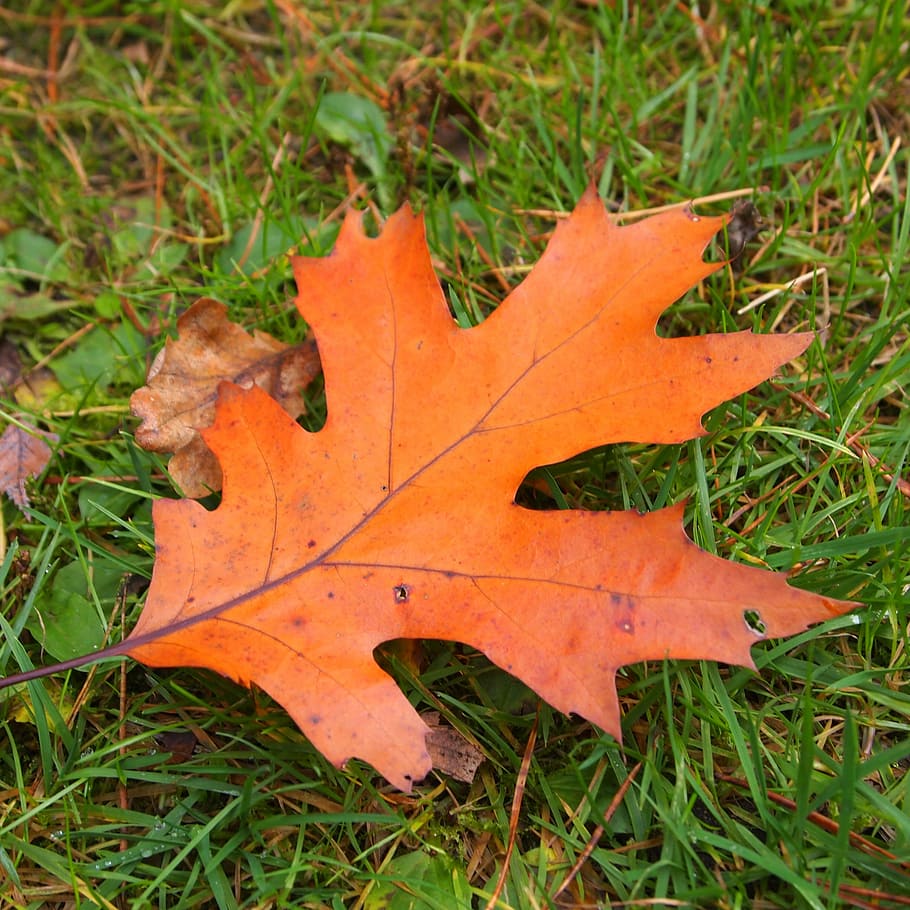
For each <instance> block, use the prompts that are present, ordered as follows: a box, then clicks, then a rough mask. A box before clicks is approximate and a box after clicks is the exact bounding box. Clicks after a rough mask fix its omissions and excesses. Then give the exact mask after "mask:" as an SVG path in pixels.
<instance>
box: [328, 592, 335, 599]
mask: <svg viewBox="0 0 910 910" xmlns="http://www.w3.org/2000/svg"><path fill="white" fill-rule="evenodd" d="M326 597H328V599H329V600H334V599H335V592H334V591H329V592H328V594H326Z"/></svg>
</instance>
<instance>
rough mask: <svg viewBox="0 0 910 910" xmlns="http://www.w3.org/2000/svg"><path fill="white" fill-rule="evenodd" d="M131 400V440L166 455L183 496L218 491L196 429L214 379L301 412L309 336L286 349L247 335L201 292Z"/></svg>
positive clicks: (312, 366) (210, 412)
mask: <svg viewBox="0 0 910 910" xmlns="http://www.w3.org/2000/svg"><path fill="white" fill-rule="evenodd" d="M177 333H178V337H177V339H168V341H167V343H166V344H165V347H164V348H163V350H162V351H161V352H160V353H159V354H158V356H157V357H156V358H155V360H154V361H153V363H152V365H151V368H150V369H149V374H148V380H147V384H146V385H145V386H143V387H142V388H141V389H138V390H137V391H136V392H135V393H134V394H133V397H132V399H131V401H130V407H131V410H132V413H133V415H134V416H136V417H138V418H140V420H142V424H141V425H140V426H139V427H138V429H137V430H136V441H137V442H138V443H139V445H141V446H142V447H143V448H144V449H148V450H149V451H151V452H173V453H174V457H173V458H172V459H171V461H170V464H169V466H168V470H169V472H170V475H171V478H172V480H173V481H174V483H176V484H177V485H178V486H179V487H180V488H181V489H182V490H183V492H184V494H185V495H186V496H188V497H190V498H194V499H195V498H199V497H200V496H205V495H207V494H208V493H210V492H212V491H213V490H220V489H221V468H220V467H219V465H218V462H217V461H216V459H215V458H214V456H213V455H212V453H211V452H210V451H209V449H208V447H207V446H206V445H205V443H204V442H203V441H202V438H201V437H200V436H199V433H198V431H199V430H200V429H203V428H205V427H208V426H210V425H211V424H212V421H213V420H214V418H215V400H216V397H217V395H216V392H217V388H218V383H219V382H221V381H223V380H229V381H231V382H233V383H235V384H236V385H239V386H241V387H243V388H246V389H248V388H251V387H252V386H254V385H257V386H259V388H261V389H262V390H263V391H265V392H267V393H268V394H269V395H271V396H272V398H274V399H275V400H276V401H277V402H278V404H280V405H281V407H282V408H283V409H284V410H285V411H286V412H287V413H288V414H290V415H291V417H295V418H296V417H298V416H299V415H300V414H302V413H303V411H304V410H305V405H304V399H303V390H304V388H305V387H306V386H307V385H308V384H309V383H310V382H311V381H312V380H313V379H314V378H315V377H316V376H317V375H318V373H319V369H320V366H319V355H318V354H317V352H316V345H315V343H314V342H313V341H305V342H303V343H302V344H299V345H295V346H293V347H292V346H289V345H286V344H284V343H283V342H281V341H278V340H277V339H275V338H272V336H271V335H268V334H266V333H265V332H255V333H254V334H253V335H250V334H249V333H247V332H246V331H244V330H243V329H242V328H241V327H240V326H239V325H236V324H235V323H233V322H231V321H230V320H229V319H228V318H227V307H226V306H224V304H222V303H219V302H218V301H217V300H212V299H210V298H207V297H203V298H201V299H199V300H197V301H196V302H195V303H194V304H193V305H192V306H191V307H190V308H189V309H188V310H187V311H186V312H185V313H184V314H183V315H182V316H181V317H180V318H179V319H178V320H177Z"/></svg>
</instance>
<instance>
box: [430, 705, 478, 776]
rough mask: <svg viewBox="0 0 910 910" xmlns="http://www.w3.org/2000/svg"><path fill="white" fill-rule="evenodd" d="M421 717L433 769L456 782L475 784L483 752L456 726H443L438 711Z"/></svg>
mask: <svg viewBox="0 0 910 910" xmlns="http://www.w3.org/2000/svg"><path fill="white" fill-rule="evenodd" d="M420 718H421V720H422V721H423V722H424V723H425V724H426V725H427V752H428V753H429V754H430V758H431V759H432V760H433V767H434V768H435V769H436V770H437V771H442V772H443V774H448V775H449V777H454V778H455V780H460V781H464V783H466V784H470V783H473V781H474V775H475V774H476V773H477V769H478V767H480V763H481V762H482V761H483V757H484V756H483V752H481V751H480V749H478V748H477V746H475V745H474V743H472V742H471V741H470V740H469V739H467V738H466V737H464V736H462V735H461V733H459V732H458V731H457V730H456V729H455V728H454V727H448V726H445V725H444V724H442V723H440V720H439V712H438V711H424V712H423V713H422V714H421V715H420Z"/></svg>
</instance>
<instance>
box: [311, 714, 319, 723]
mask: <svg viewBox="0 0 910 910" xmlns="http://www.w3.org/2000/svg"><path fill="white" fill-rule="evenodd" d="M310 723H311V724H321V723H322V715H321V714H311V715H310Z"/></svg>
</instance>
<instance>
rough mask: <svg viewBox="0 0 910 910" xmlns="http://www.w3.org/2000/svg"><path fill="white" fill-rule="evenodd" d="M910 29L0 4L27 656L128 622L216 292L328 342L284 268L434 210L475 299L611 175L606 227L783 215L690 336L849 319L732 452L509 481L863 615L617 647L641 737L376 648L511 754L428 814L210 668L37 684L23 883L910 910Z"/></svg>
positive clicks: (2, 763) (500, 755)
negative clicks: (787, 628)
mask: <svg viewBox="0 0 910 910" xmlns="http://www.w3.org/2000/svg"><path fill="white" fill-rule="evenodd" d="M702 16H704V17H705V18H702ZM908 41H910V16H908V13H907V11H906V9H905V5H904V4H903V3H900V2H861V0H860V2H856V3H842V4H827V3H811V2H798V0H788V2H782V3H775V4H768V5H759V4H753V3H748V2H747V3H742V4H738V5H731V4H703V5H694V4H692V5H687V4H682V3H680V4H677V3H665V4H641V5H638V4H634V5H624V4H622V3H596V2H583V0H579V2H565V3H554V4H546V5H545V4H540V5H537V4H529V3H518V2H490V3H487V4H481V3H473V2H449V3H431V2H426V0H417V2H415V3H411V4H379V3H373V4H368V3H356V2H339V3H333V4H315V3H313V4H304V3H302V2H296V0H274V2H259V0H237V2H230V3H227V4H219V3H216V2H214V0H188V2H179V0H148V2H142V3H138V2H137V3H118V2H114V0H93V2H88V0H86V2H82V3H78V2H75V0H61V2H59V3H50V2H43V3H42V2H29V0H25V2H22V3H18V4H6V5H3V6H0V320H2V339H0V393H2V401H0V411H2V415H3V417H4V418H5V421H4V424H10V425H14V426H15V425H24V426H28V427H36V428H38V429H40V430H42V431H47V432H49V433H52V434H54V436H53V437H52V438H51V439H50V440H49V442H50V445H51V451H52V456H51V459H50V462H49V464H48V465H47V467H46V469H44V470H43V471H42V472H41V473H40V475H39V476H38V477H37V478H34V479H30V480H28V481H27V483H26V491H27V494H28V497H29V505H28V506H27V507H25V508H22V507H21V506H20V505H17V504H15V503H14V502H13V501H12V500H11V499H10V498H9V496H4V497H3V502H2V528H0V531H2V536H0V543H2V553H0V560H2V574H0V580H2V599H0V672H2V673H4V674H7V675H9V674H13V673H16V672H19V671H20V670H25V669H28V668H30V667H31V666H38V665H41V664H43V663H50V662H53V661H55V660H62V659H65V658H67V657H69V656H73V655H74V654H76V653H81V652H83V651H86V650H92V649H94V648H97V647H99V646H100V645H101V644H103V643H104V642H110V641H119V640H120V639H122V638H123V637H124V636H126V635H127V634H128V632H129V630H130V629H131V628H132V627H133V626H134V625H135V622H136V620H137V618H138V616H139V614H140V612H141V609H142V605H143V601H144V598H145V594H146V590H147V586H148V580H149V578H150V577H151V574H152V567H153V559H154V529H153V527H152V521H151V503H152V502H153V501H154V500H156V499H159V498H161V497H175V496H176V495H177V492H176V491H175V488H174V485H173V484H172V483H171V481H170V480H169V477H168V474H167V457H166V456H162V455H158V454H152V453H149V452H147V451H145V450H144V449H142V448H141V447H140V446H139V445H138V444H137V443H136V441H135V439H134V433H135V430H136V427H137V421H136V420H135V418H133V417H132V416H131V414H130V408H129V398H130V395H131V394H132V392H133V391H134V390H135V389H136V388H138V387H139V386H141V385H143V383H144V382H145V377H146V372H147V369H148V366H149V364H150V363H151V361H152V359H153V358H154V356H155V354H156V353H157V351H158V350H159V349H160V348H161V346H162V345H163V343H164V339H165V338H166V337H168V335H169V334H170V335H173V333H174V331H175V323H176V319H177V317H178V316H179V315H180V314H181V313H182V312H183V311H184V310H186V308H187V307H188V306H189V305H190V304H191V303H192V302H193V301H194V300H195V299H197V298H199V297H203V296H208V297H213V298H215V299H217V300H220V301H222V302H223V303H225V304H226V305H227V306H228V308H229V313H230V315H231V317H232V318H233V319H234V320H235V321H237V322H238V323H240V324H241V325H243V326H244V327H245V328H247V329H249V330H251V331H252V330H253V329H258V330H262V331H265V332H269V333H271V334H272V335H274V336H276V337H278V338H281V339H282V340H284V341H286V342H289V343H295V342H299V341H301V340H302V339H303V337H304V335H305V333H306V326H305V324H304V323H303V321H302V320H301V319H300V317H299V315H298V314H297V311H296V309H295V307H294V305H293V298H294V296H295V293H296V291H295V288H294V284H293V280H292V276H291V269H290V263H289V259H288V255H287V254H288V253H295V252H296V253H300V254H303V255H308V256H322V255H325V254H327V253H328V252H329V251H330V250H331V249H332V247H333V244H334V242H335V238H336V236H337V232H338V228H339V225H340V223H341V220H342V218H343V216H344V213H345V212H346V211H347V210H348V209H349V208H350V207H352V206H354V207H368V208H369V209H370V211H371V212H372V216H371V224H372V225H373V226H374V228H375V225H376V223H377V222H379V221H381V220H382V219H383V218H384V217H387V216H388V215H390V214H391V213H392V212H393V211H394V210H395V209H397V208H398V207H399V206H400V205H401V204H402V203H404V202H410V203H411V204H412V205H414V206H415V207H416V208H418V209H420V210H421V211H423V212H424V214H425V217H426V222H427V233H428V240H429V244H430V248H431V251H432V255H433V262H434V266H435V268H436V270H437V272H438V274H439V277H440V280H441V282H442V285H443V289H444V291H445V294H446V297H447V299H448V300H449V303H450V305H451V308H452V312H453V316H454V317H455V318H456V319H457V320H458V322H459V323H460V324H461V325H463V326H468V325H473V324H476V323H478V322H480V321H482V320H483V318H484V317H485V316H486V315H487V314H488V313H489V312H490V311H491V310H492V309H493V308H494V307H495V305H496V303H497V302H498V301H500V300H501V299H502V298H503V297H504V296H505V294H506V293H507V292H508V290H509V289H510V288H512V287H515V286H517V285H518V284H519V283H520V282H521V280H522V278H523V277H524V276H525V275H526V274H527V272H528V270H529V269H530V267H531V266H532V265H533V263H534V262H535V261H536V260H537V258H538V257H539V256H540V254H541V252H542V251H543V249H544V247H545V245H546V242H547V240H548V238H549V237H550V235H551V233H552V231H553V229H554V227H555V225H556V224H557V223H558V221H559V220H560V218H562V217H563V216H564V215H565V213H567V212H568V211H570V210H571V209H572V208H573V206H574V205H575V203H576V202H577V200H578V199H579V197H580V196H581V195H582V193H583V192H584V190H585V187H586V186H588V185H589V184H591V183H593V184H594V185H595V186H596V188H597V189H598V191H599V193H600V195H601V197H602V198H603V199H604V201H605V203H606V205H607V207H608V209H609V210H610V211H612V212H614V213H616V216H617V219H619V220H629V219H631V218H637V217H640V214H641V212H642V211H643V210H646V209H652V208H657V207H661V206H666V205H672V204H677V203H680V202H685V201H687V200H696V208H697V210H698V211H699V212H703V213H708V214H710V213H719V212H722V211H726V210H728V209H729V208H730V206H731V205H732V204H733V203H734V202H736V201H742V200H746V199H748V200H751V201H752V202H754V204H755V206H756V207H757V209H758V211H759V213H760V214H761V217H762V220H763V223H764V224H763V226H764V229H763V231H762V232H761V233H760V234H759V235H758V237H756V238H755V239H754V240H753V241H751V242H750V243H749V244H748V245H747V247H746V249H745V252H744V254H743V256H742V257H741V259H740V260H739V261H738V262H737V263H736V264H734V265H732V266H728V267H725V268H723V269H721V270H719V271H718V272H716V273H715V274H714V275H712V276H711V277H709V278H708V279H706V280H705V281H703V282H702V283H700V284H699V285H698V286H697V287H696V288H694V289H693V290H692V291H691V292H689V293H688V294H687V295H686V296H685V297H683V298H682V300H680V301H679V302H678V303H676V304H674V306H673V307H672V308H671V309H670V310H668V311H667V313H666V314H665V315H664V316H663V317H662V319H661V321H660V325H659V332H660V334H662V335H674V336H675V335H700V334H705V333H708V332H721V331H726V332H732V331H737V330H743V329H752V330H754V331H756V332H763V333H764V332H772V331H775V332H791V331H805V330H814V331H815V332H816V333H817V337H816V340H815V341H814V342H813V343H812V345H811V346H810V348H809V349H808V351H807V352H806V353H805V354H803V355H801V356H800V357H799V358H797V359H796V360H794V361H793V362H792V363H790V364H788V365H786V366H785V367H784V368H782V370H781V371H780V372H779V373H778V374H777V375H776V376H775V377H774V378H773V379H772V380H770V381H768V382H765V383H762V384H761V385H759V386H758V387H756V388H755V389H753V390H752V391H751V392H749V393H748V394H745V395H742V396H740V397H738V398H737V399H735V400H733V401H731V402H729V403H728V404H726V405H722V406H720V407H718V408H716V409H715V410H714V411H712V412H710V413H709V414H708V415H706V417H705V420H704V423H705V427H706V429H707V431H708V433H707V435H705V436H703V437H701V438H699V439H697V440H695V441H692V442H689V443H686V444H682V445H673V446H667V445H662V446H661V445H643V444H620V445H613V446H609V447H606V448H601V449H597V450H594V451H591V452H584V453H579V454H578V455H577V456H576V457H574V458H573V459H571V460H570V461H568V462H565V463H562V464H558V465H551V466H546V467H541V468H539V469H538V470H536V471H534V472H533V473H532V474H531V475H530V476H529V477H528V478H527V480H526V482H525V484H524V485H523V486H522V488H521V490H520V491H519V493H518V499H519V501H520V502H521V503H522V504H524V505H527V506H529V507H532V508H540V509H555V508H583V509H594V510H606V509H609V510H618V509H639V510H641V511H652V510H654V509H657V508H660V507H662V506H665V505H670V504H673V503H680V502H685V503H686V513H685V514H686V528H687V532H688V533H689V534H690V536H691V537H692V538H693V539H694V540H695V541H696V542H697V543H698V544H699V545H700V546H702V547H703V548H705V549H706V550H708V551H710V552H712V553H715V554H717V555H719V556H722V557H724V558H725V559H729V560H733V561H737V562H741V563H744V564H747V565H757V566H763V567H766V568H770V569H774V570H778V571H781V572H785V573H787V575H788V577H789V578H790V580H791V581H792V583H793V584H794V585H796V586H798V587H803V588H807V589H810V590H813V591H816V592H819V593H823V594H825V595H826V596H831V597H838V598H846V599H851V600H856V601H859V602H861V603H862V604H863V607H862V608H861V609H859V610H857V611H855V612H854V613H850V614H847V615H845V616H842V617H840V618H837V619H834V620H831V621H829V622H827V623H825V624H824V625H822V626H818V627H814V628H812V629H810V630H809V631H807V632H805V633H802V634H800V635H797V636H795V637H793V638H790V639H786V640H780V641H777V640H774V641H769V642H765V643H762V644H760V645H757V646H756V647H755V648H754V649H753V659H754V661H755V664H756V666H757V671H755V670H752V669H747V668H740V667H731V666H728V665H722V664H716V663H713V662H710V661H705V662H695V661H689V662H685V661H665V662H652V663H648V664H633V665H631V666H628V667H625V668H623V670H622V671H621V673H620V676H619V679H618V686H619V693H620V701H621V703H622V708H623V712H624V714H623V722H622V723H623V744H622V745H620V744H618V743H617V742H616V741H615V740H614V739H613V738H611V737H610V736H608V735H605V734H604V733H603V732H602V731H600V730H598V729H597V728H595V727H593V726H592V725H591V724H588V723H586V722H584V721H583V720H581V719H580V718H578V717H572V716H564V715H562V714H560V713H558V712H556V711H554V710H553V709H552V708H550V707H549V706H548V705H547V704H546V703H545V702H543V701H541V700H539V699H538V698H537V696H536V695H535V694H534V693H533V692H531V691H530V690H528V689H527V688H525V687H524V686H523V685H521V684H520V683H519V682H517V681H516V680H515V679H513V678H512V677H510V676H508V675H507V674H506V673H505V672H504V671H502V670H499V669H498V668H497V667H495V666H494V665H492V664H491V663H490V662H489V661H488V660H487V659H486V658H485V657H484V656H483V655H482V654H479V653H477V652H475V651H473V650H471V649H469V648H467V647H465V646H463V645H460V644H458V643H448V642H437V641H430V642H425V643H424V644H423V645H422V646H421V647H420V648H419V649H417V650H416V651H415V650H413V649H408V648H403V647H398V646H390V647H387V648H385V649H384V651H383V653H382V655H381V660H382V661H383V663H384V665H385V666H386V667H388V668H389V669H390V670H391V672H392V673H393V675H394V676H395V678H396V680H397V681H398V682H399V683H400V684H401V686H402V688H403V689H404V691H405V693H406V695H407V696H408V698H409V699H410V700H411V702H412V703H413V704H414V705H415V706H416V707H417V708H418V709H419V710H421V711H426V710H432V711H436V712H438V713H439V715H440V717H441V721H442V723H444V724H447V725H450V726H451V727H454V728H455V729H457V730H458V731H460V732H461V733H462V734H463V736H464V737H466V739H467V741H468V742H469V743H470V744H472V745H473V746H474V747H476V748H477V749H479V750H480V752H481V753H482V756H483V759H484V760H483V763H482V764H481V765H480V767H479V769H478V771H477V774H476V777H475V778H474V779H473V781H472V782H462V781H458V780H456V779H454V778H452V777H450V776H449V775H447V774H444V773H437V772H433V773H431V774H430V775H429V776H428V777H427V778H426V780H424V781H423V782H422V783H421V784H420V785H418V786H416V787H415V788H414V790H413V792H411V793H407V794H406V793H402V792H399V791H398V790H396V789H394V788H392V787H390V786H389V785H388V784H387V783H386V782H385V781H384V780H383V779H382V778H381V777H379V776H378V775H377V774H376V773H375V772H374V771H373V769H372V768H371V767H370V766H369V765H367V764H365V763H363V762H359V761H352V762H350V763H348V765H347V766H346V767H345V768H343V769H338V768H335V767H333V766H332V765H331V764H330V763H328V762H327V761H326V760H325V759H324V758H322V756H320V754H319V753H318V752H317V751H316V750H315V749H314V748H313V747H312V746H311V745H310V744H309V742H308V741H307V739H306V738H305V737H304V736H303V734H302V733H301V732H300V731H299V730H298V729H297V727H296V726H295V725H294V723H293V722H292V721H291V720H290V718H289V717H288V716H287V714H286V713H285V712H284V711H283V709H282V708H281V707H280V706H279V705H277V704H275V703H274V702H272V701H271V700H270V699H269V698H268V697H267V696H266V695H265V694H264V693H263V692H261V691H259V690H256V689H253V690H252V691H250V690H247V689H244V688H241V687H238V686H237V685H235V684H233V683H232V682H230V681H228V680H227V679H223V678H221V677H220V676H217V675H215V674H213V673H209V672H204V671H198V670H193V669H180V668H176V669H168V670H161V669H150V668H146V667H143V666H141V665H138V664H136V663H134V662H131V661H107V662H102V663H100V664H97V665H95V666H92V667H88V666H87V667H83V668H82V669H80V670H74V671H70V672H68V673H61V674H56V675H53V676H50V677H48V678H45V679H42V680H39V681H35V682H31V683H28V684H26V685H23V686H19V687H16V688H13V689H8V690H4V691H3V692H2V693H0V908H3V910H5V908H16V910H24V908H35V910H37V908H60V910H62V908H70V907H78V908H89V907H103V908H110V907H118V908H146V907H148V908H152V907H157V908H162V910H163V908H168V910H172V908H184V907H186V908H190V907H192V908H196V907H217V908H222V910H227V908H233V907H243V908H273V907H274V908H278V907H288V908H290V907H293V908H320V907H329V908H363V910H378V908H390V910H404V908H444V910H448V908H486V907H489V908H491V910H492V908H494V907H496V908H501V910H505V908H546V907H554V908H575V907H577V908H582V907H591V908H593V907H652V906H658V907H660V906H666V907H696V908H702V907H720V908H731V910H732V908H747V907H749V908H785V910H790V908H826V907H862V908H865V907H870V908H871V907H876V908H886V910H890V908H899V907H905V906H910V897H908V895H910V775H908V774H907V770H908V768H910V735H908V731H910V684H908V675H910V643H908V635H910V628H908V627H910V606H908V605H910V579H908V576H910V571H908V567H910V521H908V505H910V471H908V461H910V459H908V453H910V419H908V412H907V403H906V398H905V392H906V389H907V387H908V385H910V341H908V337H910V335H908V327H910V302H908V294H907V290H906V289H907V285H908V281H910V266H908V262H907V256H906V253H907V249H908V243H910V202H908V197H907V177H908V162H910V157H908V151H907V143H908V142H910V113H908V112H910V52H908ZM714 255H715V256H718V255H719V254H718V252H717V251H716V250H715V251H714ZM585 368H589V366H588V365H585ZM591 368H593V367H591ZM604 368H605V369H607V370H608V369H609V364H606V365H604ZM306 397H307V414H306V416H305V418H304V419H303V423H304V425H305V426H307V428H308V429H317V428H318V427H319V426H320V424H321V422H322V420H323V419H324V416H325V411H326V402H325V396H324V394H323V392H322V387H321V383H320V382H319V381H314V382H313V383H311V384H310V385H309V386H308V387H307V390H306Z"/></svg>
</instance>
